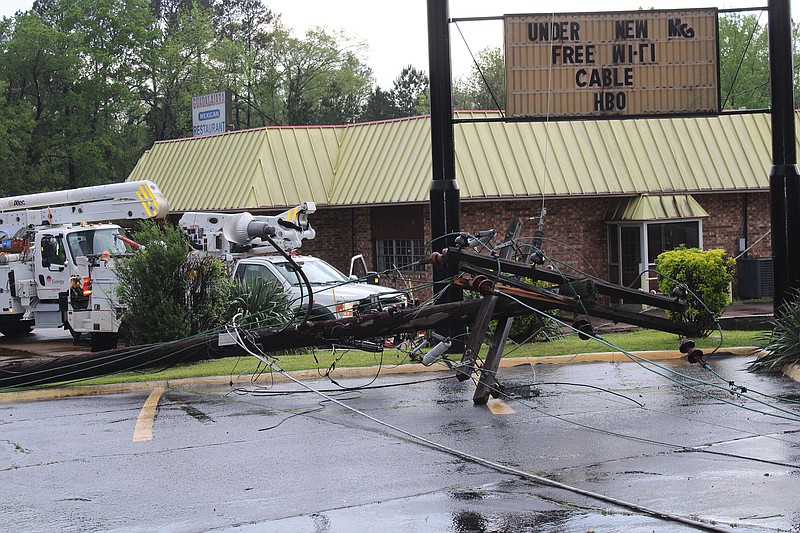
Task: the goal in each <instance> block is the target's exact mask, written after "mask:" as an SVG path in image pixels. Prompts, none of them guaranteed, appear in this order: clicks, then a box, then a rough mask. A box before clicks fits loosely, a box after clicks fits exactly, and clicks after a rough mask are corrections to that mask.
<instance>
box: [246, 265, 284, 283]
mask: <svg viewBox="0 0 800 533" xmlns="http://www.w3.org/2000/svg"><path fill="white" fill-rule="evenodd" d="M236 279H237V280H239V281H241V282H243V283H245V284H249V283H252V282H253V281H255V280H257V279H263V280H264V281H267V282H273V283H278V279H277V278H276V277H275V274H273V273H272V272H270V271H269V269H268V268H267V267H265V266H263V265H248V264H244V263H242V264H241V266H240V267H239V269H238V270H237V271H236Z"/></svg>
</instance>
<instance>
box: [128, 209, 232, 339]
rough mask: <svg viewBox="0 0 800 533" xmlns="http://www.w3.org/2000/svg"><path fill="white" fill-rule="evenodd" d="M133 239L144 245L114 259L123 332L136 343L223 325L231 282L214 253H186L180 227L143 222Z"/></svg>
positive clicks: (197, 331)
mask: <svg viewBox="0 0 800 533" xmlns="http://www.w3.org/2000/svg"><path fill="white" fill-rule="evenodd" d="M133 238H134V240H135V241H136V242H138V243H139V244H142V245H143V246H144V248H143V249H141V250H139V251H137V252H136V253H135V254H133V255H132V256H130V257H127V258H120V259H119V260H118V261H117V263H116V270H117V276H118V278H119V285H118V286H117V293H118V295H119V296H120V298H121V300H122V301H123V302H124V303H125V305H126V309H125V311H124V312H123V315H122V317H121V318H122V322H123V324H124V326H125V329H126V330H127V331H126V335H128V336H130V339H132V340H133V342H134V343H136V344H146V343H153V342H166V341H173V340H178V339H183V338H186V337H190V336H192V335H196V334H198V333H200V332H203V331H207V330H210V329H213V328H215V327H217V326H220V325H222V324H223V323H224V322H225V320H226V318H227V317H226V314H227V310H228V303H229V300H230V287H231V284H232V282H231V281H230V277H229V275H228V270H227V268H226V266H225V265H224V264H223V263H222V262H221V261H219V260H218V259H215V258H213V257H209V256H198V255H190V253H189V252H190V251H191V248H190V246H189V242H188V240H187V238H186V237H185V236H184V235H183V233H181V231H180V229H178V228H177V227H175V226H172V225H164V226H160V225H158V224H157V223H155V222H153V221H145V222H143V223H142V224H140V225H139V229H138V231H136V232H134V234H133Z"/></svg>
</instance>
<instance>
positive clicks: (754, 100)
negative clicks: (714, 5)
mask: <svg viewBox="0 0 800 533" xmlns="http://www.w3.org/2000/svg"><path fill="white" fill-rule="evenodd" d="M799 28H800V25H798V24H793V25H792V34H793V36H794V38H793V39H792V56H793V62H794V73H793V75H794V95H795V97H794V100H795V102H800V100H799V99H798V98H799V97H800V69H798V65H800V43H799V42H798V38H799V37H800V31H798V29H799ZM719 50H720V52H719V53H720V93H721V98H722V106H723V109H766V108H769V107H770V89H771V87H770V82H769V80H770V73H769V68H770V66H769V38H768V28H767V26H766V25H764V24H762V20H761V17H759V16H756V15H744V14H742V13H730V14H726V15H724V16H720V17H719Z"/></svg>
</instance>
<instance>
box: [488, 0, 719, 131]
mask: <svg viewBox="0 0 800 533" xmlns="http://www.w3.org/2000/svg"><path fill="white" fill-rule="evenodd" d="M503 19H504V24H505V54H506V110H507V111H506V115H507V116H508V117H545V116H550V117H578V116H583V117H586V116H599V117H603V116H637V115H663V114H713V113H719V108H720V103H719V53H718V44H717V43H718V38H717V35H718V26H717V10H716V9H712V8H710V9H689V10H668V11H666V10H665V11H656V10H648V11H626V12H612V13H557V14H552V13H547V14H532V15H505V16H504V17H503Z"/></svg>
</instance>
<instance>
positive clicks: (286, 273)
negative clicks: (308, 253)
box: [273, 259, 350, 285]
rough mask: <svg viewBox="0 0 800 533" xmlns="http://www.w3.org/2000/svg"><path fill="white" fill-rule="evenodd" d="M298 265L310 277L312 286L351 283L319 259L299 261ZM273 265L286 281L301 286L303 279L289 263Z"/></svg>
mask: <svg viewBox="0 0 800 533" xmlns="http://www.w3.org/2000/svg"><path fill="white" fill-rule="evenodd" d="M297 264H298V265H300V268H302V269H303V272H304V273H305V275H306V276H307V277H308V281H309V282H311V284H312V285H336V284H339V283H347V282H348V281H350V280H349V279H348V278H347V276H345V275H344V274H342V273H341V272H339V271H338V270H336V269H335V268H334V267H332V266H331V265H329V264H328V263H326V262H325V261H321V260H319V259H315V260H314V261H298V262H297ZM273 265H274V266H275V268H277V269H278V272H280V273H281V276H283V277H284V278H286V281H288V282H289V283H291V284H292V285H300V281H301V280H302V278H300V277H299V276H298V274H297V273H296V272H295V269H294V267H293V266H292V265H290V264H289V263H288V262H284V263H273Z"/></svg>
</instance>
